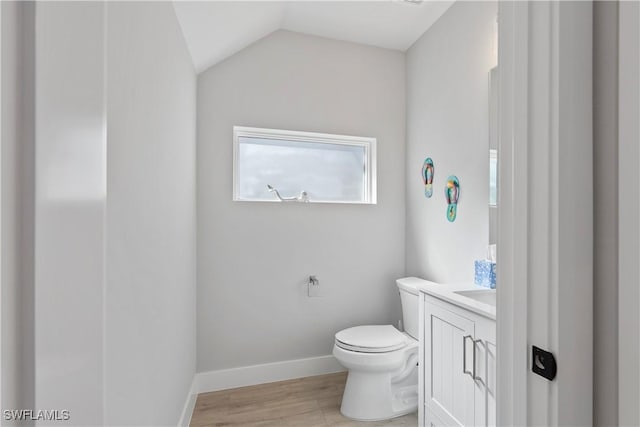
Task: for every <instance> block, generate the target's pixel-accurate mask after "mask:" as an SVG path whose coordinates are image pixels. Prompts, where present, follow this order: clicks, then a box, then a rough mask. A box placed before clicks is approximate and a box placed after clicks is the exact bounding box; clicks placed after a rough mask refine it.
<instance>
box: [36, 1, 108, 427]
mask: <svg viewBox="0 0 640 427" xmlns="http://www.w3.org/2000/svg"><path fill="white" fill-rule="evenodd" d="M104 22H105V21H104V6H103V4H102V3H46V2H43V3H38V5H37V6H36V29H37V31H36V64H37V67H36V75H35V86H36V104H35V105H36V124H35V129H36V131H35V132H36V140H35V150H36V152H35V159H36V160H35V161H36V171H35V185H36V189H35V190H36V194H35V197H36V199H35V200H36V201H35V209H36V214H35V230H36V235H35V314H36V317H35V349H36V356H35V360H36V366H35V371H36V378H35V388H36V395H35V407H36V408H61V409H68V410H69V411H70V412H71V415H72V417H71V420H70V423H71V424H73V425H97V424H101V423H102V420H103V402H102V389H103V386H104V384H103V292H104V252H103V247H104V244H105V240H104V232H105V224H104V215H105V204H106V181H105V174H106V155H105V143H106V138H105V135H106V133H105V131H106V128H105V119H106V116H105V114H106V111H105V104H104V65H105V63H104V50H103V45H104ZM79 35H81V37H79Z"/></svg>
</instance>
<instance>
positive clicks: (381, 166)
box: [197, 31, 405, 371]
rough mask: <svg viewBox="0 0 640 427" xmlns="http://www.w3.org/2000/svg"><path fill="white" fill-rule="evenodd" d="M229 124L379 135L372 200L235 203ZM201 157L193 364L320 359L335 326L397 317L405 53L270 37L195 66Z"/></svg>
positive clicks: (305, 38) (279, 34)
mask: <svg viewBox="0 0 640 427" xmlns="http://www.w3.org/2000/svg"><path fill="white" fill-rule="evenodd" d="M234 125H245V126H256V127H267V128H276V129H292V130H302V131H316V132H326V133H336V134H346V135H362V136H371V137H376V138H377V139H378V146H377V150H378V204H377V205H334V204H279V203H251V202H232V200H231V199H232V194H231V190H232V127H233V126H234ZM197 158H198V370H199V371H208V370H215V369H223V368H229V367H236V366H247V365H253V364H258V363H266V362H273V361H282V360H289V359H297V358H304V357H312V356H320V355H326V354H330V353H331V349H332V345H333V334H334V333H335V332H337V331H338V330H340V329H342V328H345V327H348V326H355V325H361V324H367V323H395V322H397V320H398V319H399V317H400V312H399V308H400V306H399V301H398V296H397V288H396V287H395V279H397V278H398V277H401V276H402V275H404V233H405V228H404V226H405V224H404V201H405V197H404V194H405V184H404V173H403V168H404V159H405V67H404V55H403V54H402V53H400V52H395V51H390V50H384V49H379V48H372V47H366V46H361V45H356V44H351V43H346V42H340V41H334V40H328V39H323V38H318V37H314V36H306V35H301V34H297V33H291V32H286V31H278V32H276V33H273V34H271V35H270V36H268V37H266V38H264V39H262V40H260V41H258V42H257V43H255V44H254V45H252V46H250V47H248V48H247V49H245V50H243V51H241V52H240V53H238V54H236V55H234V56H233V57H231V58H229V59H227V60H226V61H224V62H222V63H220V64H218V65H216V66H214V67H212V68H210V69H209V70H207V71H205V72H203V73H202V74H200V76H199V79H198V150H197ZM311 274H315V275H317V277H318V279H319V280H320V284H321V285H320V286H321V287H322V288H323V292H324V293H325V296H324V297H321V298H308V297H307V287H306V282H307V279H308V276H309V275H311Z"/></svg>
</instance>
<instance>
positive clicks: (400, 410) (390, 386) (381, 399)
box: [340, 368, 418, 421]
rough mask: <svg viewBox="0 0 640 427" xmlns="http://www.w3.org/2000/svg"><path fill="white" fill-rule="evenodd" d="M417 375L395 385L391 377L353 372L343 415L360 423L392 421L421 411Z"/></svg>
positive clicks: (383, 373) (343, 405)
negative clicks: (419, 409)
mask: <svg viewBox="0 0 640 427" xmlns="http://www.w3.org/2000/svg"><path fill="white" fill-rule="evenodd" d="M417 379H418V375H417V368H416V372H415V375H410V376H409V377H408V378H407V379H406V380H404V381H402V382H400V383H397V384H394V383H393V382H392V374H391V373H385V372H381V373H372V372H357V371H352V370H350V371H349V375H348V376H347V384H346V386H345V389H344V394H343V396H342V405H341V407H340V412H341V413H342V415H344V416H345V417H347V418H350V419H353V420H357V421H380V420H388V419H391V418H395V417H400V416H402V415H406V414H410V413H412V412H415V411H416V410H417V409H418V384H417Z"/></svg>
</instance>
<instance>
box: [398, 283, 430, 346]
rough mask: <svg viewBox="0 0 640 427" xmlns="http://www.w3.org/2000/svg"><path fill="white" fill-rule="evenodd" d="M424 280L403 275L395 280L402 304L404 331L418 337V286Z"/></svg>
mask: <svg viewBox="0 0 640 427" xmlns="http://www.w3.org/2000/svg"><path fill="white" fill-rule="evenodd" d="M422 282H424V280H422V279H418V278H417V277H405V278H402V279H398V280H396V284H397V285H398V290H399V291H400V303H401V304H402V324H403V325H404V331H405V332H406V333H408V334H409V335H411V336H412V337H413V338H415V339H418V315H419V313H418V293H419V292H418V286H419V284H420V283H422Z"/></svg>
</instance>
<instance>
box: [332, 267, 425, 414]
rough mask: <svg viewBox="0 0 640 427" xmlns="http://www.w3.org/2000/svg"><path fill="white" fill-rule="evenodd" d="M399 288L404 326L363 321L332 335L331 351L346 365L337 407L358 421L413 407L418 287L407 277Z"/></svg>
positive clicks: (414, 403)
mask: <svg viewBox="0 0 640 427" xmlns="http://www.w3.org/2000/svg"><path fill="white" fill-rule="evenodd" d="M396 283H397V285H398V288H399V289H400V296H401V302H402V313H403V323H404V325H405V332H400V331H399V330H398V329H396V328H395V327H393V326H391V325H365V326H355V327H352V328H347V329H344V330H342V331H340V332H338V333H336V335H335V342H334V346H333V355H334V357H335V358H336V359H337V360H338V362H340V364H342V366H344V367H345V368H347V369H348V370H349V374H348V376H347V383H346V385H345V389H344V394H343V396H342V405H341V407H340V412H341V413H342V415H344V416H345V417H348V418H351V419H354V420H358V421H379V420H387V419H390V418H394V417H399V416H402V415H405V414H408V413H411V412H414V411H416V410H417V408H418V366H417V365H418V341H417V336H418V330H417V329H418V290H417V286H416V285H417V283H416V282H414V281H413V280H412V278H410V279H398V280H397V281H396Z"/></svg>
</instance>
